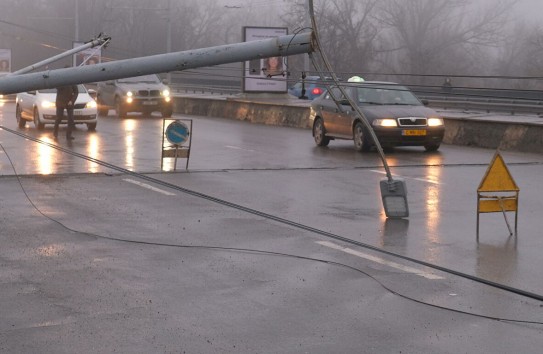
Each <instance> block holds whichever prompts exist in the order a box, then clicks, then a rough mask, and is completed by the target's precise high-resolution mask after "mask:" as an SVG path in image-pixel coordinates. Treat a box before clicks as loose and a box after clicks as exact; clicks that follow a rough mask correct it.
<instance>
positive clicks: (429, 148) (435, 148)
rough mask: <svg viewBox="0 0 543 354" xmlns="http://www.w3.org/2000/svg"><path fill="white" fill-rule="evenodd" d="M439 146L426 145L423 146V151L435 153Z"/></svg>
mask: <svg viewBox="0 0 543 354" xmlns="http://www.w3.org/2000/svg"><path fill="white" fill-rule="evenodd" d="M439 145H440V144H426V145H424V149H425V150H426V151H428V152H434V151H437V149H439Z"/></svg>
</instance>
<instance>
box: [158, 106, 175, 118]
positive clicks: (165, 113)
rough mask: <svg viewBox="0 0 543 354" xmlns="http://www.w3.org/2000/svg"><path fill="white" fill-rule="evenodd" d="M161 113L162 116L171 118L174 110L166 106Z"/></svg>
mask: <svg viewBox="0 0 543 354" xmlns="http://www.w3.org/2000/svg"><path fill="white" fill-rule="evenodd" d="M160 113H161V114H162V118H171V117H172V114H173V111H172V109H171V108H166V109H163V110H162V112H160Z"/></svg>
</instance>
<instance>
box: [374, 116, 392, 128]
mask: <svg viewBox="0 0 543 354" xmlns="http://www.w3.org/2000/svg"><path fill="white" fill-rule="evenodd" d="M372 125H373V126H374V127H397V126H398V122H396V119H393V118H380V119H376V120H374V121H373V123H372Z"/></svg>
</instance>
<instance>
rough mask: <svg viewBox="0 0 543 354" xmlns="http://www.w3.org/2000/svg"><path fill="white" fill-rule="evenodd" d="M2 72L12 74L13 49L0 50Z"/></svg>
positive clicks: (0, 70) (0, 68) (0, 69)
mask: <svg viewBox="0 0 543 354" xmlns="http://www.w3.org/2000/svg"><path fill="white" fill-rule="evenodd" d="M0 72H7V73H9V72H11V49H0Z"/></svg>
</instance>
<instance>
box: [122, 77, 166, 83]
mask: <svg viewBox="0 0 543 354" xmlns="http://www.w3.org/2000/svg"><path fill="white" fill-rule="evenodd" d="M119 82H121V83H135V82H147V83H153V84H156V83H160V80H159V79H158V76H156V75H143V76H135V77H126V78H124V79H119Z"/></svg>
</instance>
